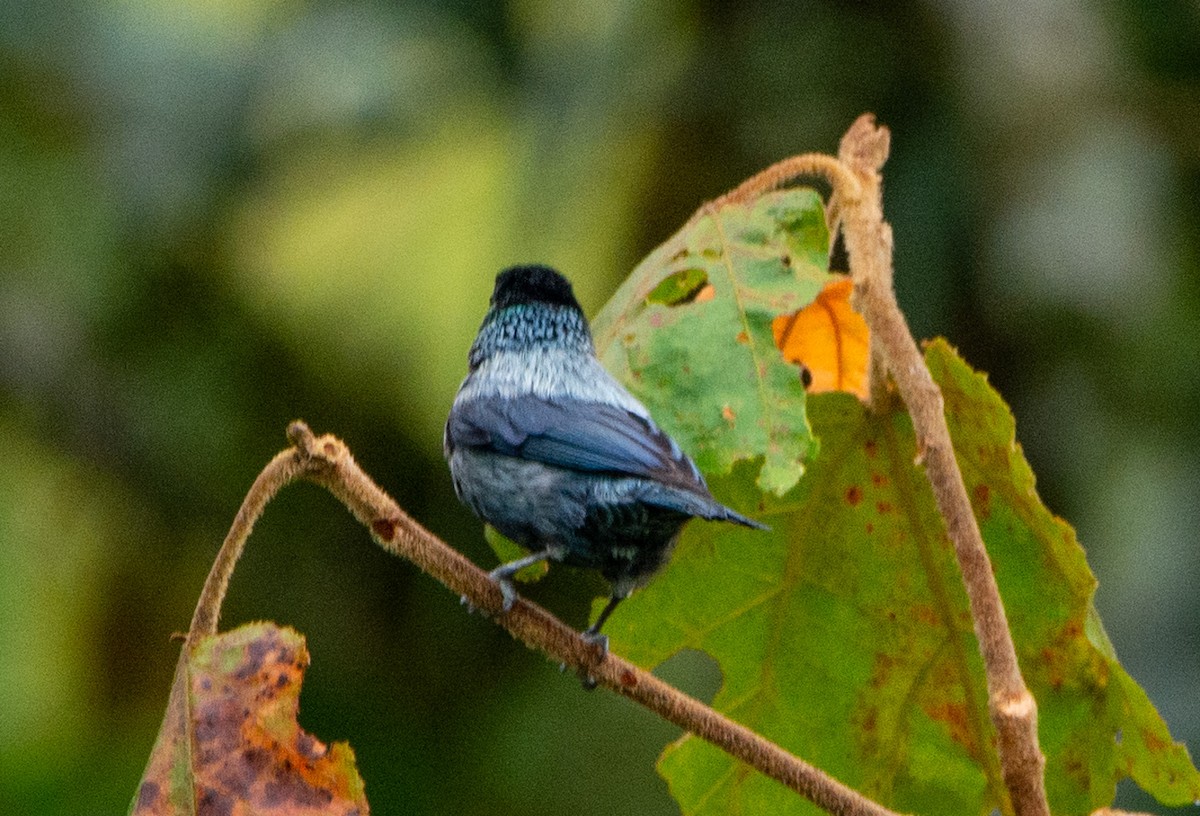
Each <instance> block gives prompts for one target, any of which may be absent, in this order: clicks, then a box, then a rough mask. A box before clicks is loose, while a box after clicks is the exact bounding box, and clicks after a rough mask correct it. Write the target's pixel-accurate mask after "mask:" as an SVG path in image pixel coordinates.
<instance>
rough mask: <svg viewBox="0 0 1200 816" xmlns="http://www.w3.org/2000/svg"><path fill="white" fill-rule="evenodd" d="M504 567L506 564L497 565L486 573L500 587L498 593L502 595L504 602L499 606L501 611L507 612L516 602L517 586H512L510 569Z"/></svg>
mask: <svg viewBox="0 0 1200 816" xmlns="http://www.w3.org/2000/svg"><path fill="white" fill-rule="evenodd" d="M506 567H507V565H504V566H499V567H496V569H494V570H492V571H491V572H489V573H488V578H491V579H492V580H493V581H495V582H496V585H497V586H498V587H500V594H501V595H502V596H504V603H503V604H501V606H500V611H501V612H508V611H509V610H510V609H512V608H513V604H515V603H516V602H517V588H516V587H514V586H513V582H512V577H511V576H512V571H511V570H509V569H507V568H506Z"/></svg>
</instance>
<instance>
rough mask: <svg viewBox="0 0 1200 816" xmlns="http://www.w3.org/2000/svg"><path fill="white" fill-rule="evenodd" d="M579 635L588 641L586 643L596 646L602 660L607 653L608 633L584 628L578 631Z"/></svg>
mask: <svg viewBox="0 0 1200 816" xmlns="http://www.w3.org/2000/svg"><path fill="white" fill-rule="evenodd" d="M580 637H582V638H583V639H584V640H586V641H587V642H588V644H590V645H592V646H595V647H597V648H598V649H599V650H600V659H601V660H603V659H604V658H605V657H606V656H607V655H608V635H603V634H601V633H600V632H597V631H595V630H594V629H584V630H583V632H581V633H580Z"/></svg>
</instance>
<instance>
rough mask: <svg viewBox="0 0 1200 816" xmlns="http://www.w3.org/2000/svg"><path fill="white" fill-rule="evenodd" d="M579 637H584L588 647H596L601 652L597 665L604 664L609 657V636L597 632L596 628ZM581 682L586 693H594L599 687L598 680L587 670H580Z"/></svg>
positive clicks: (586, 630)
mask: <svg viewBox="0 0 1200 816" xmlns="http://www.w3.org/2000/svg"><path fill="white" fill-rule="evenodd" d="M579 636H580V637H582V638H583V639H584V641H585V642H586V643H587V644H588V645H590V646H595V647H596V648H597V649H598V650H599V652H600V654H599V656H598V657H597V658H596V664H597V665H599V664H600V663H603V662H604V658H606V657H608V635H602V634H600V633H599V632H598V631H596V628H595V627H592V628H590V629H585V630H583V631H582V632H581V633H580V635H579ZM579 681H580V682H581V683H583V690H584V691H593V690H594V689H595V688H596V685H597V683H596V678H595V677H593V676H592V675H591V672H589V671H588V670H587V669H586V668H581V669H580V670H579Z"/></svg>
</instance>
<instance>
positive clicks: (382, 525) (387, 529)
mask: <svg viewBox="0 0 1200 816" xmlns="http://www.w3.org/2000/svg"><path fill="white" fill-rule="evenodd" d="M371 530H373V531H374V533H375V535H377V536H379V537H380V538H382V539H383V540H384V541H391V540H392V538H393V537H394V536H395V535H396V522H394V521H392V520H391V519H385V518H379V519H375V520H374V521H372V522H371Z"/></svg>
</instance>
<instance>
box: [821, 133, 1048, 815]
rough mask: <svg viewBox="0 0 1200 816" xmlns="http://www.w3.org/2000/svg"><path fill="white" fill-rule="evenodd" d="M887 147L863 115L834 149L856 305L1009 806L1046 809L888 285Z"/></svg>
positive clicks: (995, 604) (953, 467)
mask: <svg viewBox="0 0 1200 816" xmlns="http://www.w3.org/2000/svg"><path fill="white" fill-rule="evenodd" d="M887 153H888V132H887V130H886V128H882V127H877V126H876V125H875V120H874V117H872V116H870V115H869V114H867V115H864V116H861V117H859V119H858V120H857V121H856V122H855V123H854V124H853V125H852V126H851V127H850V129H849V130H848V131H847V132H846V135H845V137H843V139H842V144H841V149H840V150H839V153H838V155H839V158H840V159H841V161H842V162H843V163H844V164H845V166H846V167H847V168H848V170H849V171H850V172H852V173H853V174H854V175H855V176H856V177H857V181H858V183H857V185H856V186H855V188H853V189H851V190H850V191H849V193H848V194H847V195H841V191H840V190H837V189H836V187H835V195H836V196H837V197H838V198H839V204H840V216H841V219H842V226H843V229H844V230H845V236H846V249H847V251H848V253H849V256H850V273H851V277H852V278H853V280H854V288H855V303H856V308H857V309H858V310H859V311H860V312H861V313H862V315H863V317H864V318H865V319H866V321H867V326H868V327H869V328H870V330H871V338H872V342H873V343H874V342H875V341H876V340H877V341H878V349H879V350H880V352H881V359H882V360H885V361H886V363H887V370H888V371H889V372H890V373H891V375H892V378H893V380H894V381H895V383H896V388H897V390H898V391H899V392H900V396H901V397H902V398H903V399H904V402H905V403H906V404H907V406H908V410H909V414H910V415H911V417H912V423H913V428H914V430H915V432H916V436H917V450H918V451H919V455H920V457H921V459H922V460H923V461H924V464H925V473H926V476H927V477H928V479H929V483H930V485H931V486H932V488H933V495H934V499H935V500H936V502H937V506H938V510H939V511H940V513H941V514H942V517H943V518H944V519H945V521H946V531H947V533H948V535H949V536H950V540H951V541H952V542H953V544H954V553H955V555H956V556H957V558H958V565H959V570H960V571H961V572H962V577H963V583H964V585H965V586H966V590H967V597H968V599H969V600H970V608H971V617H972V619H973V620H974V623H975V636H976V638H977V639H978V641H979V650H980V652H981V653H982V655H983V663H984V668H985V670H986V672H987V685H988V711H989V714H990V715H991V720H992V723H993V724H994V725H995V728H996V733H997V735H998V738H999V746H998V747H999V754H1000V764H1001V773H1002V775H1003V777H1004V784H1005V787H1006V788H1007V789H1008V793H1009V796H1010V797H1011V799H1012V802H1011V807H1012V810H1013V812H1014V813H1016V814H1017V816H1049V812H1050V809H1049V806H1048V804H1047V802H1046V789H1045V781H1044V779H1043V772H1044V768H1045V762H1046V760H1045V758H1044V757H1043V756H1042V753H1041V750H1040V749H1039V747H1038V739H1037V703H1036V702H1035V701H1034V699H1033V695H1032V694H1030V693H1029V689H1028V688H1026V686H1025V681H1024V679H1023V678H1022V677H1021V671H1020V667H1019V666H1018V665H1017V654H1016V650H1015V648H1014V647H1013V642H1012V635H1011V634H1010V632H1009V628H1008V620H1007V618H1006V616H1005V614H1004V605H1003V603H1002V602H1001V600H1000V592H999V589H998V588H997V586H996V579H995V576H994V575H993V574H992V565H991V561H990V559H989V558H988V554H987V550H986V549H985V548H984V544H983V537H982V536H981V535H980V533H979V526H978V524H976V521H975V515H974V513H973V512H972V510H971V503H970V500H969V499H968V497H967V490H966V487H965V486H964V484H963V478H962V474H961V473H960V472H959V469H958V463H957V462H956V461H955V458H954V447H953V445H952V443H951V440H950V431H949V429H948V428H947V426H946V418H945V414H944V411H943V402H942V394H941V391H940V390H939V389H938V387H937V385H936V384H935V383H934V382H933V378H932V376H931V375H930V373H929V369H928V368H926V366H925V361H924V359H923V358H922V356H921V353H920V351H919V350H918V349H917V344H916V342H915V341H914V340H913V336H912V334H911V333H910V332H909V330H908V325H907V324H906V323H905V320H904V315H903V314H902V313H901V311H900V307H899V305H898V304H897V303H896V296H895V292H894V291H893V287H892V232H891V227H889V226H888V224H887V223H886V222H885V221H884V220H883V205H882V194H881V177H880V175H879V169H880V167H882V166H883V163H884V161H885V160H886V159H887ZM1006 810H1007V808H1006Z"/></svg>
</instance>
